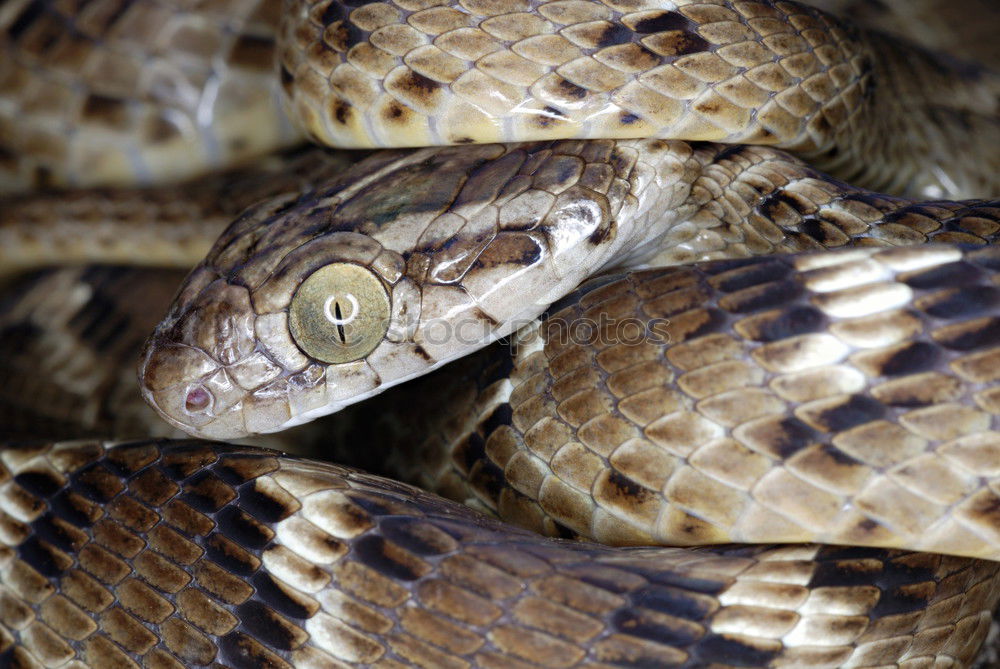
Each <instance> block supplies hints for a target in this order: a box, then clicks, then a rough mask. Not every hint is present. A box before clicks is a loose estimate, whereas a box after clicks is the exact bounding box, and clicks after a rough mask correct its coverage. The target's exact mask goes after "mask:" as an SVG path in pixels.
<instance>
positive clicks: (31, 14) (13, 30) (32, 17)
mask: <svg viewBox="0 0 1000 669" xmlns="http://www.w3.org/2000/svg"><path fill="white" fill-rule="evenodd" d="M46 4H48V3H46V2H45V0H31V2H30V3H28V6H27V7H25V8H24V11H23V12H21V15H20V16H18V17H17V20H16V21H14V23H12V24H11V25H10V28H8V29H7V34H8V35H10V39H11V40H12V41H17V39H18V38H20V37H21V35H23V34H24V31H25V30H27V29H28V28H29V27H30V26H31V24H33V23H34V22H35V21H36V20H37V19H38V18H39V17H40V16H41V15H42V13H43V12H44V11H45V5H46Z"/></svg>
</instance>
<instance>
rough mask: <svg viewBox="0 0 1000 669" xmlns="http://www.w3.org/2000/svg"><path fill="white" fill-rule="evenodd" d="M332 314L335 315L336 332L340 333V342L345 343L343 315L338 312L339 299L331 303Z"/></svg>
mask: <svg viewBox="0 0 1000 669" xmlns="http://www.w3.org/2000/svg"><path fill="white" fill-rule="evenodd" d="M333 310H334V314H335V315H336V316H337V334H339V335H340V343H341V344H346V343H347V337H345V336H344V324H343V320H344V316H343V314H341V313H340V300H337V301H336V302H334V303H333Z"/></svg>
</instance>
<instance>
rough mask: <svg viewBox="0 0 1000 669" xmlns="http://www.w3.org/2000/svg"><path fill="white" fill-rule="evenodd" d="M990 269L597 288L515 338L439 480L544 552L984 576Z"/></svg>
mask: <svg viewBox="0 0 1000 669" xmlns="http://www.w3.org/2000/svg"><path fill="white" fill-rule="evenodd" d="M997 263H998V252H997V251H996V249H995V248H994V247H987V248H985V249H981V250H978V251H966V252H964V253H963V252H962V251H960V250H958V249H955V248H950V247H929V248H924V249H897V250H887V251H874V252H872V251H867V250H858V251H847V252H842V253H841V254H839V255H833V256H829V255H802V256H787V257H782V256H776V257H773V258H769V259H757V260H739V261H721V262H717V263H707V264H703V265H697V266H694V267H685V268H677V269H661V270H651V271H647V272H641V273H635V274H630V275H626V276H625V277H623V278H620V279H616V280H609V279H603V280H598V281H597V282H596V285H593V286H590V287H589V288H588V287H584V288H582V289H581V290H580V291H578V292H577V293H575V294H573V295H572V296H570V297H568V298H566V299H565V300H564V301H563V302H560V303H558V304H557V305H556V306H554V307H553V308H552V309H551V310H550V312H549V315H548V318H547V320H545V321H544V322H543V324H542V325H541V326H540V332H529V333H525V334H523V336H522V340H521V341H520V345H519V347H518V359H517V360H516V366H515V369H514V372H513V374H512V375H511V381H510V384H509V385H507V386H506V387H505V388H500V387H497V388H495V389H494V390H493V392H487V393H483V397H484V398H485V399H484V400H482V401H481V403H480V404H479V405H478V406H476V407H475V413H474V414H473V420H476V418H475V417H476V416H478V424H477V423H473V424H471V425H470V424H468V423H467V424H466V425H465V428H466V431H465V434H464V436H462V437H461V438H460V439H459V440H458V443H457V444H456V445H455V448H456V450H455V453H454V454H453V456H452V463H453V464H452V466H453V467H456V468H457V470H458V472H459V474H460V475H465V476H467V477H468V478H469V480H470V485H471V488H472V490H473V492H474V494H475V496H477V497H478V498H479V500H480V502H481V503H483V504H485V505H486V506H487V507H488V508H491V509H494V510H496V512H498V513H499V514H500V515H501V517H504V518H506V519H509V520H512V521H515V522H517V523H518V524H521V525H524V526H527V527H531V528H534V529H538V530H541V531H543V532H546V533H548V534H550V535H559V534H565V533H569V534H570V535H581V536H586V537H590V538H594V539H597V540H600V541H607V542H611V543H618V544H635V543H649V542H650V541H653V542H667V543H682V544H694V543H716V542H725V541H742V542H755V541H760V540H766V541H772V540H775V539H779V538H780V539H782V540H784V541H792V542H798V541H821V542H826V543H841V544H857V543H862V544H868V545H883V546H906V547H907V548H911V549H919V550H936V551H943V552H949V553H958V554H966V555H974V556H979V557H990V558H993V559H996V558H997V557H998V556H1000V535H998V534H997V526H998V521H997V516H996V511H995V510H996V508H997V505H998V503H1000V483H998V479H997V474H998V473H1000V472H998V471H997V470H996V468H995V466H994V465H993V464H991V463H995V462H996V460H997V457H998V453H1000V451H998V449H1000V437H998V432H997V427H998V422H1000V419H998V416H1000V402H998V397H1000V396H998V392H997V382H998V380H1000V376H998V375H997V370H998V365H997V360H998V355H1000V348H998V341H1000V340H998V336H997V333H998V329H997V327H998V326H997V323H998V320H997V308H998V306H1000V293H998V288H997V280H996V270H997V268H998V264H997ZM630 323H631V326H632V327H633V329H632V330H627V329H621V328H627V327H629V325H628V324H630ZM581 328H582V329H581ZM643 328H645V330H644V329H643ZM581 333H582V334H581ZM629 333H631V334H629ZM532 337H533V338H532ZM525 338H526V339H525ZM470 427H471V430H470V429H469V428H470ZM453 433H454V430H453ZM458 434H459V435H460V436H461V434H462V433H461V430H459V431H458ZM446 480H448V481H451V480H452V479H450V478H447V479H446ZM461 494H462V493H460V495H461ZM466 494H467V493H466ZM765 537H766V538H765Z"/></svg>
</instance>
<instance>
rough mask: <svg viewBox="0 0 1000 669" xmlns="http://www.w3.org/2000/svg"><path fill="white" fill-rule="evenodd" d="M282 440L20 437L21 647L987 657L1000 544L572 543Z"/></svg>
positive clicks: (316, 660) (8, 508)
mask: <svg viewBox="0 0 1000 669" xmlns="http://www.w3.org/2000/svg"><path fill="white" fill-rule="evenodd" d="M276 455H277V454H276V453H274V452H270V451H262V450H256V449H250V448H246V447H235V446H228V445H225V444H209V443H206V442H157V441H144V442H135V443H131V444H126V445H121V446H118V447H115V448H110V449H109V448H108V445H106V444H101V443H100V442H76V443H64V444H54V445H44V444H39V445H35V446H10V447H7V448H5V449H4V451H3V453H2V455H0V501H2V511H0V530H2V535H0V574H2V576H3V586H2V587H0V662H3V663H5V664H7V665H18V666H31V667H34V666H41V665H44V666H62V665H65V664H66V663H67V662H71V661H73V660H76V661H79V662H83V663H85V664H87V665H91V666H146V667H185V666H208V665H211V666H229V667H237V668H239V667H258V666H264V665H266V666H271V667H291V666H297V667H309V666H317V667H318V666H323V667H335V666H347V665H349V664H352V663H364V664H372V665H374V666H385V667H398V666H412V665H418V666H429V665H433V666H448V667H468V666H472V665H473V664H475V665H477V666H485V667H491V666H492V667H501V666H503V667H511V666H514V667H518V666H525V667H527V666H549V667H551V666H564V667H570V666H581V665H584V664H586V665H587V666H616V665H618V666H620V665H622V664H631V663H635V662H646V663H654V664H657V665H663V664H672V665H676V666H704V665H705V664H709V663H711V664H714V665H715V666H732V665H733V664H735V663H740V664H742V663H744V662H746V661H750V660H752V661H753V662H754V663H755V664H756V665H759V666H783V665H788V664H793V665H794V664H798V665H803V664H807V665H809V666H816V667H833V666H839V665H845V664H850V665H851V666H877V665H881V664H884V663H886V662H894V661H897V658H898V661H899V665H898V666H901V667H914V668H916V667H925V666H931V665H933V666H938V667H946V666H959V665H961V664H963V663H966V662H968V661H969V660H970V659H971V656H972V654H973V653H974V652H975V649H976V647H977V646H978V643H979V642H980V641H981V639H982V637H983V636H984V635H985V632H986V630H987V628H988V625H989V611H990V607H992V606H993V605H994V604H995V600H996V594H995V592H997V590H996V581H997V579H998V571H997V566H996V564H995V563H990V562H983V561H977V560H968V559H963V558H954V557H942V556H933V555H921V554H914V553H904V552H898V551H882V550H877V549H837V548H819V547H810V546H803V547H784V548H767V547H758V548H732V549H728V550H721V549H713V550H704V551H700V552H685V551H679V550H676V549H642V550H629V549H624V550H623V549H613V548H607V547H602V546H596V545H592V544H581V543H566V542H557V541H552V540H548V539H544V538H542V537H538V536H536V535H532V534H529V533H526V532H524V531H521V530H516V529H513V528H509V527H505V526H503V525H501V524H500V523H497V522H496V521H491V520H488V519H486V518H483V517H480V516H478V515H476V514H475V513H474V512H472V511H470V510H468V509H467V508H464V507H460V506H457V505H454V504H452V503H449V502H446V501H444V500H441V499H439V498H435V497H433V496H431V495H428V494H427V493H423V492H421V491H418V490H416V489H413V488H410V487H408V486H405V485H403V484H400V483H396V482H393V481H390V480H386V479H379V478H377V477H372V476H369V475H365V474H360V473H357V472H354V471H352V470H348V469H345V468H342V467H337V466H334V465H330V464H326V463H319V462H311V461H305V460H295V459H292V458H279V457H276ZM504 612H507V613H504ZM749 618H752V620H753V622H752V624H750V625H749V626H748V623H747V620H748V619H749ZM817 633H819V634H821V635H822V637H823V639H824V642H825V645H816V644H815V643H814V642H811V641H808V639H807V637H806V636H804V635H806V634H817Z"/></svg>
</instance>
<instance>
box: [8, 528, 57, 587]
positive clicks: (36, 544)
mask: <svg viewBox="0 0 1000 669" xmlns="http://www.w3.org/2000/svg"><path fill="white" fill-rule="evenodd" d="M17 556H18V557H19V558H21V559H22V560H24V561H25V562H27V563H28V564H29V565H31V566H32V567H33V568H34V569H35V571H37V572H38V573H39V574H41V575H42V576H47V577H53V576H58V575H59V574H61V573H62V572H63V568H62V567H61V566H60V565H59V562H61V560H59V559H58V558H59V556H58V554H57V553H55V549H54V548H53V547H51V546H49V545H48V544H46V543H44V542H42V541H41V540H40V539H39V538H38V537H37V536H30V537H28V538H27V540H25V541H24V542H22V543H21V544H20V545H19V546H18V547H17Z"/></svg>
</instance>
